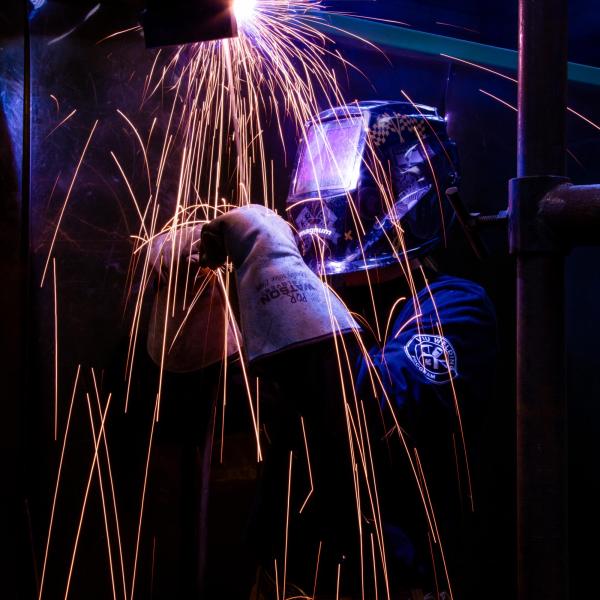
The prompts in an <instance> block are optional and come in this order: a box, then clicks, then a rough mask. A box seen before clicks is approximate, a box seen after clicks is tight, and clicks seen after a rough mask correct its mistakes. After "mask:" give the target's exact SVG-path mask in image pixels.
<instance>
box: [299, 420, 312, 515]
mask: <svg viewBox="0 0 600 600" xmlns="http://www.w3.org/2000/svg"><path fill="white" fill-rule="evenodd" d="M300 423H301V424H302V435H303V436H304V448H305V450H306V463H307V465H308V477H309V478H310V491H309V492H308V495H307V496H306V499H305V500H304V502H303V503H302V506H301V507H300V510H299V511H298V513H301V512H302V511H303V510H304V507H305V506H306V503H307V502H308V500H309V498H310V497H311V496H312V493H313V491H314V489H315V488H314V486H313V477H312V469H311V467H310V454H309V452H308V440H307V439H306V429H305V428H304V418H303V417H302V416H300Z"/></svg>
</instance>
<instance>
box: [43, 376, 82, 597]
mask: <svg viewBox="0 0 600 600" xmlns="http://www.w3.org/2000/svg"><path fill="white" fill-rule="evenodd" d="M80 371H81V365H77V372H76V373H75V383H74V384H73V393H72V394H71V402H70V404H69V413H68V415H67V425H66V427H65V434H64V436H63V443H62V448H61V451H60V459H59V462H58V474H57V476H56V485H55V487H54V496H53V498H52V508H51V510H50V524H49V525H48V537H47V538H46V549H45V551H44V563H43V566H42V577H41V580H40V590H39V593H38V600H41V599H42V594H43V593H44V580H45V577H46V565H47V563H48V552H49V550H50V537H51V535H52V525H53V523H54V512H55V510H56V499H57V497H58V488H59V485H60V476H61V473H62V467H63V462H64V458H65V449H66V447H67V437H68V435H69V428H70V425H71V414H72V413H73V404H74V403H75V394H76V393H77V384H78V382H79V373H80Z"/></svg>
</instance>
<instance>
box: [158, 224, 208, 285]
mask: <svg viewBox="0 0 600 600" xmlns="http://www.w3.org/2000/svg"><path fill="white" fill-rule="evenodd" d="M201 232H202V225H201V224H199V225H189V226H184V227H180V228H178V229H169V230H168V231H165V232H163V233H161V234H159V235H157V236H155V237H153V238H152V240H151V241H150V248H149V250H148V252H149V257H148V260H149V262H150V266H151V267H152V268H153V269H154V270H155V271H156V272H157V273H158V275H159V277H160V278H161V279H162V280H164V279H166V278H167V277H168V273H169V269H170V268H171V264H173V267H174V268H177V266H178V264H179V261H180V260H181V259H184V261H185V260H192V261H193V262H196V261H197V257H198V248H199V245H200V235H201Z"/></svg>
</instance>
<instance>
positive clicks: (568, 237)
mask: <svg viewBox="0 0 600 600" xmlns="http://www.w3.org/2000/svg"><path fill="white" fill-rule="evenodd" d="M539 216H540V217H541V218H542V219H543V221H544V223H546V224H547V225H548V226H549V227H550V228H551V229H552V231H553V232H554V233H555V234H556V235H558V236H560V240H561V242H562V243H563V244H565V245H567V246H571V245H575V244H579V245H598V244H600V185H572V184H570V183H564V184H562V185H559V186H557V187H555V188H554V189H552V190H551V191H550V192H548V193H547V194H546V195H545V196H544V197H543V198H542V200H541V201H540V204H539Z"/></svg>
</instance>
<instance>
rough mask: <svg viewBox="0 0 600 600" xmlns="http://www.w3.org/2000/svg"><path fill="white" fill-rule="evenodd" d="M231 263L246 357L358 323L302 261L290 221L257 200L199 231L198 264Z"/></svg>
mask: <svg viewBox="0 0 600 600" xmlns="http://www.w3.org/2000/svg"><path fill="white" fill-rule="evenodd" d="M227 256H228V257H229V258H230V260H231V262H232V263H233V266H234V268H235V272H236V277H237V288H238V298H239V310H240V320H241V329H242V334H243V339H244V345H245V347H246V352H247V355H248V358H249V360H250V361H254V360H256V359H259V358H262V357H265V356H268V355H271V354H274V353H276V352H279V351H281V350H284V349H286V348H291V347H294V346H298V345H301V344H306V343H311V342H317V341H319V340H323V339H327V338H328V337H331V336H332V335H335V334H337V333H344V332H347V331H350V330H352V329H356V328H357V324H356V323H355V321H354V319H353V318H352V316H351V315H350V313H349V312H348V310H347V309H346V307H345V306H344V305H343V304H342V302H341V301H340V300H339V299H338V298H337V297H336V296H335V295H334V294H333V293H332V292H331V291H330V290H329V288H328V287H327V286H326V285H325V284H324V283H323V282H322V281H321V280H320V279H319V278H318V277H317V276H316V275H315V274H314V273H313V272H312V271H311V270H310V269H309V268H308V267H307V266H306V264H305V263H304V261H303V260H302V257H301V256H300V253H299V251H298V247H297V245H296V241H295V240H294V235H293V233H292V230H291V229H290V227H289V225H288V224H287V223H286V222H285V221H284V220H283V219H282V218H281V217H279V216H277V214H276V213H274V212H273V211H271V210H269V209H267V208H265V207H263V206H259V205H256V204H250V205H247V206H243V207H240V208H236V209H234V210H232V211H230V212H228V213H226V214H224V215H222V216H220V217H217V218H216V219H214V220H213V221H211V222H210V223H207V224H206V225H205V226H204V228H203V230H202V243H201V255H200V263H201V264H202V265H206V266H209V267H211V268H216V267H218V266H220V265H222V264H223V263H224V261H225V259H226V257H227Z"/></svg>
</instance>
